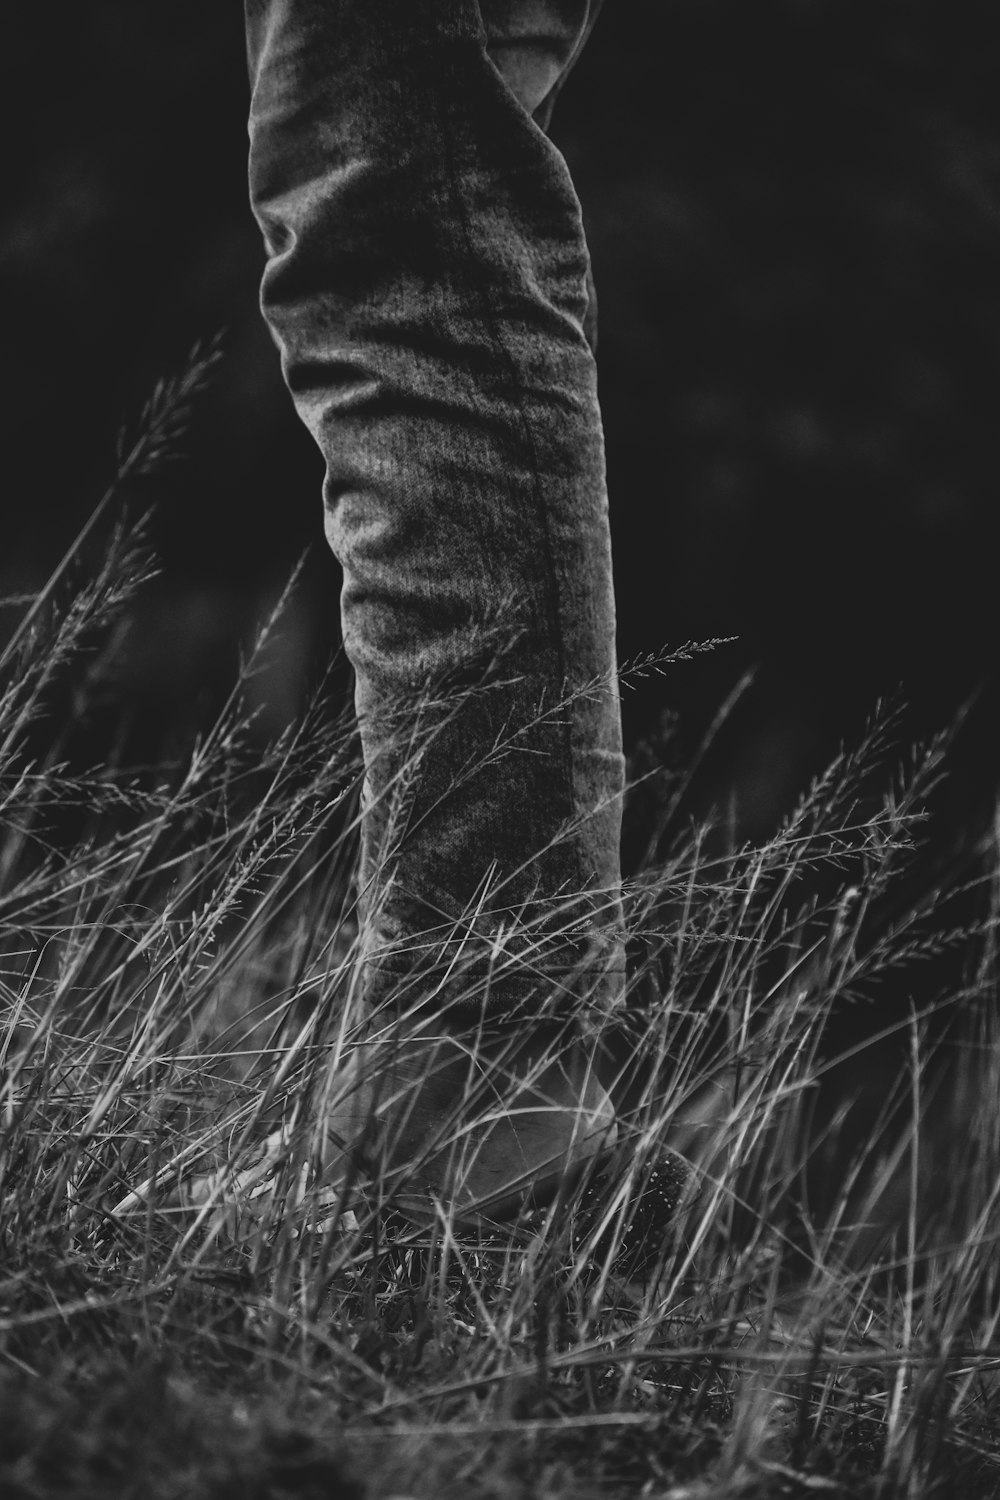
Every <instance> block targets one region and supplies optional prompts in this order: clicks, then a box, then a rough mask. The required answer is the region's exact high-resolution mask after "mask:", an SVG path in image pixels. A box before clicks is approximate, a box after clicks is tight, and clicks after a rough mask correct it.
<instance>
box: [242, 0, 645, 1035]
mask: <svg viewBox="0 0 1000 1500" xmlns="http://www.w3.org/2000/svg"><path fill="white" fill-rule="evenodd" d="M595 12H596V7H595V5H594V4H593V0H591V3H590V4H589V5H588V3H587V0H247V27H248V43H249V58H250V71H251V80H252V86H253V98H252V106H251V117H250V136H251V153H250V184H251V199H252V204H253V208H254V212H255V214H256V217H257V220H258V222H259V224H260V227H261V229H262V231H263V235H264V240H265V244H266V249H267V255H268V260H267V266H266V270H265V273H264V278H263V285H262V307H263V311H264V315H265V317H266V319H267V322H268V324H269V326H270V328H271V330H272V333H273V335H274V337H275V339H276V341H277V343H278V345H279V348H280V350H281V356H282V367H283V371H284V376H285V379H286V381H287V384H288V387H289V390H290V392H291V394H292V397H293V399H294V401H295V404H296V407H297V409H298V412H299V414H300V416H301V417H302V419H303V421H304V422H305V424H306V426H307V427H308V428H309V430H310V431H311V433H312V434H313V436H314V438H315V439H316V441H317V442H318V444H319V446H320V449H321V450H322V453H323V456H324V459H325V462H326V479H325V486H324V501H325V514H326V530H327V535H328V538H329V541H330V544H331V546H332V548H333V551H334V553H335V555H336V557H337V559H338V560H339V562H340V564H341V567H342V569H343V589H342V595H341V609H342V625H343V638H344V644H345V649H346V651H347V654H348V657H349V659H350V661H351V663H352V666H353V669H354V675H355V697H356V707H357V714H358V721H359V726H360V732H361V738H362V748H363V754H364V761H365V767H366V791H365V808H366V810H365V815H364V827H363V839H362V842H363V849H362V876H363V886H364V902H365V911H366V948H367V975H368V978H367V987H368V993H369V995H370V998H371V1000H372V1002H373V1003H379V1002H382V1001H389V1002H391V1003H393V1004H395V1005H397V1006H410V1005H414V1004H417V1003H421V1002H422V1003H424V1004H426V1003H431V1004H433V1005H434V1006H435V1007H436V1008H438V1009H440V1010H441V1011H442V1013H444V1012H447V1011H448V1010H449V1008H452V1007H454V1008H456V1009H457V1012H458V1014H460V1015H465V1016H469V1015H471V1014H482V1013H483V1010H484V1008H485V1011H486V1013H487V1014H488V1015H491V1016H493V1017H497V1018H510V1017H514V1016H518V1017H524V1016H529V1017H533V1016H540V1015H543V1014H549V1013H553V1014H559V1013H560V1012H563V1013H564V1012H565V1010H566V1009H567V1007H571V1008H572V1007H576V1008H579V1009H582V1010H585V1009H586V1008H587V1007H590V1006H593V1007H596V1009H597V1010H599V1011H601V1012H604V1011H607V1010H608V1009H609V1008H613V1007H614V1006H615V1004H616V1003H617V1001H618V999H619V998H620V995H621V991H622V988H623V982H624V973H623V971H624V944H623V933H622V915H621V893H620V870H619V834H620V818H621V795H622V785H623V759H622V752H621V728H620V706H619V701H618V688H617V680H616V676H615V654H614V646H615V632H614V601H613V595H612V580H611V556H610V541H609V531H608V509H607V493H606V484H605V467H604V450H603V439H602V429H601V420H600V411H599V407H598V400H597V379H596V368H595V363H594V356H593V350H592V347H591V344H590V342H588V337H587V328H588V318H589V316H590V312H591V300H592V299H591V295H590V291H589V260H588V255H587V249H586V244H585V240H584V233H583V226H582V220H581V213H580V206H579V203H578V201H577V198H576V195H575V192H574V190H573V187H572V184H571V181H570V177H569V173H568V170H567V167H566V164H565V162H564V160H563V158H562V156H561V155H560V153H559V152H558V151H557V150H556V148H555V147H554V146H553V144H552V142H551V141H550V140H549V138H548V136H547V135H546V134H545V130H544V128H543V127H544V126H546V125H547V123H548V116H549V114H550V112H551V104H552V100H553V99H554V96H555V93H556V92H557V90H558V87H559V85H560V84H561V81H562V79H563V78H564V76H565V73H566V71H568V67H569V65H570V64H571V62H572V61H573V60H574V58H575V55H576V53H577V52H578V50H579V47H580V45H582V41H583V39H584V37H585V36H586V34H587V33H588V31H589V28H590V25H591V24H592V21H593V18H594V14H595ZM539 15H541V16H542V17H543V20H545V21H546V24H547V25H549V27H550V31H551V32H552V35H550V36H549V40H548V41H544V40H542V41H538V40H537V39H536V40H532V38H533V37H534V36H535V34H536V33H537V32H538V29H539V27H538V17H539ZM542 30H543V32H544V27H543V28H542ZM532 49H534V50H532ZM533 64H534V65H536V66H534V67H533ZM542 64H545V65H546V66H547V67H548V69H549V73H548V74H547V75H543V74H542V73H540V72H539V68H540V66H541V65H542ZM553 75H556V76H555V81H554V83H553V84H552V86H551V87H550V88H548V79H549V78H550V77H552V76H553ZM540 76H542V77H543V86H544V87H546V88H547V93H546V94H545V97H544V98H543V99H541V100H538V99H536V97H535V96H534V95H532V94H531V88H532V86H533V80H536V81H537V79H538V77H540Z"/></svg>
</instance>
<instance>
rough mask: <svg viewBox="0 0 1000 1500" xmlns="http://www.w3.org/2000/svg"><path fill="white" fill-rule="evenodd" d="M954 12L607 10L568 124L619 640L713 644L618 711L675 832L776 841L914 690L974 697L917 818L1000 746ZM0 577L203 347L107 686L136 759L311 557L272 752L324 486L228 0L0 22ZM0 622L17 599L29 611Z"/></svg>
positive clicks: (962, 46)
mask: <svg viewBox="0 0 1000 1500" xmlns="http://www.w3.org/2000/svg"><path fill="white" fill-rule="evenodd" d="M993 12H994V7H993V6H992V5H990V4H989V3H985V0H984V3H978V0H933V3H932V0H905V3H904V0H898V3H897V0H754V3H753V4H748V3H747V0H610V3H609V4H608V5H607V7H606V11H605V15H604V16H603V18H602V20H601V22H600V24H599V26H598V29H597V31H596V32H595V34H594V37H593V39H592V42H591V45H590V48H589V51H588V53H587V54H586V55H585V57H584V59H583V61H582V62H581V63H580V65H579V68H578V70H577V72H576V74H575V75H574V77H573V79H572V81H571V83H570V85H569V87H568V88H567V90H566V91H565V93H564V95H563V99H562V101H561V104H560V109H559V112H558V114H557V117H556V121H555V124H554V132H553V133H554V135H555V137H556V139H557V141H558V143H559V144H560V146H561V147H562V149H563V150H564V152H565V153H566V155H567V157H568V159H569V162H570V164H571V167H572V170H573V172H574V176H575V178H576V181H577V185H578V188H579V191H580V195H581V197H582V200H583V203H584V208H585V213H586V218H587V223H588V228H589V234H590V239H591V247H592V253H593V258H594V263H595V272H596V277H597V284H598V292H599V300H600V369H601V382H602V399H603V405H604V412H605V421H606V432H607V447H608V463H609V472H610V486H611V496H612V514H613V526H614V540H615V548H616V569H617V575H618V593H619V616H620V639H619V648H620V654H621V656H622V657H626V658H627V657H632V656H634V655H636V654H637V653H639V652H645V651H651V650H655V649H657V648H658V647H660V646H662V645H664V644H666V643H669V644H679V643H681V642H683V641H686V640H688V639H691V638H704V637H708V636H736V637H738V640H737V641H736V642H735V643H734V644H731V645H727V646H724V647H721V648H720V649H719V650H718V651H717V652H715V653H713V654H712V655H710V656H705V657H700V658H697V659H696V660H694V661H692V662H690V663H687V664H683V665H680V666H677V667H676V668H673V669H671V670H670V671H669V672H668V673H667V674H666V675H665V676H663V677H658V676H653V677H651V678H649V679H648V680H646V681H645V682H644V683H642V684H641V685H639V686H637V687H636V689H635V690H634V691H631V692H629V693H628V695H627V698H626V709H625V712H626V734H627V739H628V743H629V746H630V747H632V746H634V745H635V743H636V741H637V739H638V737H639V736H640V735H643V734H646V733H648V732H650V731H652V730H655V729H656V727H657V726H658V725H661V724H662V723H663V721H664V716H667V717H668V718H670V717H672V716H675V718H676V725H677V735H678V737H679V741H680V743H681V745H682V747H683V750H682V753H683V754H691V753H692V752H693V750H694V748H695V747H696V746H697V745H698V743H699V742H700V740H701V738H702V736H703V734H704V732H705V728H706V726H707V725H708V724H709V723H710V722H711V720H712V718H713V717H714V715H715V713H716V711H717V709H718V706H719V704H720V703H721V702H722V700H723V699H724V698H725V696H726V694H727V692H728V691H729V690H730V689H731V688H732V686H733V684H734V683H735V682H736V681H737V680H738V679H739V678H740V677H741V675H742V673H743V672H744V671H745V670H746V669H747V668H749V667H751V666H753V667H755V668H756V677H755V681H754V684H753V686H752V687H751V688H750V689H749V690H748V691H747V693H746V694H745V695H744V697H743V698H742V700H741V702H740V704H739V706H738V708H737V709H736V711H735V712H734V714H733V715H732V717H731V719H730V721H729V724H728V727H727V728H726V730H725V731H724V733H723V734H722V735H721V736H720V737H719V738H718V740H717V742H716V745H715V749H714V751H713V753H712V755H711V756H710V757H709V758H708V760H707V761H706V763H705V766H704V768H703V772H702V775H701V778H700V780H699V782H698V784H697V787H696V788H695V790H694V791H693V793H692V797H693V802H694V804H695V805H694V806H693V807H692V811H698V810H703V809H706V808H708V807H709V806H710V805H716V806H726V807H729V808H730V809H731V813H732V817H733V819H734V820H735V829H736V832H737V834H738V836H740V837H749V838H759V837H762V836H764V835H765V834H766V833H767V832H768V831H769V829H771V828H772V827H773V826H774V824H775V822H776V820H777V819H778V818H779V817H780V815H781V813H782V812H783V811H784V810H785V809H786V808H787V807H788V805H789V804H790V802H791V801H792V800H793V799H794V797H795V796H796V795H797V793H798V792H799V791H800V790H801V788H802V786H803V785H804V784H805V782H806V781H807V780H808V778H809V776H810V775H811V774H812V773H813V772H814V771H815V770H816V769H817V768H818V767H819V766H821V765H822V764H823V763H824V762H825V760H826V758H827V757H828V756H829V754H830V753H832V752H833V751H835V750H836V748H837V745H838V744H839V743H840V741H841V740H843V739H845V738H846V739H848V740H850V739H851V738H852V737H853V736H854V735H856V733H857V732H858V729H859V726H860V725H861V723H862V722H863V720H864V718H865V716H866V715H867V714H868V713H869V712H870V711H871V709H872V707H873V704H874V702H875V700H876V698H877V697H878V696H879V695H880V694H886V693H891V692H893V691H895V690H896V689H897V688H899V689H901V691H902V693H903V695H904V698H905V701H906V703H907V705H908V707H907V709H906V719H905V724H904V734H905V735H923V734H927V733H929V732H931V731H933V730H936V729H939V728H942V727H944V726H946V725H947V724H948V723H949V722H950V721H951V720H952V719H953V718H954V715H955V713H956V710H957V708H958V706H959V705H960V704H962V703H963V702H964V701H965V700H966V699H967V698H968V697H969V695H970V694H972V693H974V692H975V693H977V694H978V696H977V699H976V704H975V707H974V709H973V711H972V713H971V715H970V717H969V719H968V721H967V723H966V726H965V728H964V730H963V732H962V734H961V735H960V736H959V739H958V742H957V744H956V747H955V749H954V752H953V755H954V764H955V767H956V775H955V776H953V777H952V781H951V791H950V792H949V794H948V797H949V798H950V800H949V801H947V804H946V806H945V808H944V812H943V813H942V816H943V817H944V819H945V821H946V823H947V825H948V826H949V828H950V829H951V833H952V835H953V834H954V832H955V830H956V829H966V828H971V827H972V826H973V825H974V824H976V823H977V821H979V820H981V819H982V818H983V817H984V816H987V817H988V810H989V807H990V805H991V802H992V798H993V795H994V792H995V779H996V767H997V764H998V755H1000V733H998V721H1000V715H998V713H997V708H996V703H997V698H996V681H997V679H996V663H997V648H996V633H997V632H996V625H995V621H994V618H993V617H994V608H995V595H996V574H997V559H996V553H995V550H994V546H993V531H994V524H993V514H994V511H995V509H996V505H997V500H996V496H997V489H998V481H1000V451H998V449H1000V439H998V433H1000V423H998V416H997V414H998V395H1000V88H998V86H997V68H998V62H1000V59H998V58H997V55H996V50H995V48H994V47H993V45H992V43H993V37H994V30H995V28H994V25H993V22H994V20H995V16H994V14H993ZM0 66H2V70H3V75H4V76H3V86H2V89H0V98H2V108H3V110H4V112H5V113H6V116H7V118H6V120H5V121H4V140H5V143H6V153H5V160H6V170H5V179H4V193H3V210H2V225H0V276H2V287H3V338H2V340H0V369H2V388H3V392H4V395H3V401H2V404H0V421H2V423H3V446H4V453H5V460H6V461H5V464H4V484H5V489H6V498H5V502H4V507H3V514H4V518H5V519H4V535H3V540H2V544H0V596H3V597H6V598H11V597H17V596H21V595H24V594H26V593H29V592H30V591H31V590H33V589H35V588H37V587H38V586H39V584H40V583H41V582H42V581H43V580H44V578H45V577H46V576H47V574H48V572H49V571H50V569H51V567H52V565H53V564H54V562H56V561H57V559H58V558H59V556H60V555H61V551H62V548H63V547H64V545H65V544H66V542H67V541H68V539H69V538H70V537H71V536H72V535H73V533H74V532H75V530H76V528H77V527H78V526H79V525H80V523H81V522H82V520H83V519H84V517H85V516H86V515H87V513H88V512H89V510H90V508H91V507H92V505H93V504H94V502H95V500H96V499H97V498H98V497H99V495H100V494H101V492H102V490H103V488H104V485H105V484H106V482H107V480H108V478H109V477H110V475H111V473H112V471H113V466H114V444H115V437H116V432H117V430H118V428H119V426H120V425H121V423H122V422H123V421H134V419H135V418H136V416H137V414H138V412H139V410H140V408H141V406H142V403H143V400H144V399H145V397H146V396H147V395H148V393H149V390H150V388H151V387H152V385H153V383H154V381H155V380H156V378H157V377H159V376H160V375H162V374H164V373H166V372H171V371H174V370H176V369H177V368H178V367H179V366H180V365H181V364H182V362H183V360H184V357H185V354H186V352H187V351H188V349H189V348H190V347H191V345H192V344H194V343H195V341H196V340H198V339H205V338H209V337H211V336H212V335H213V334H215V333H217V332H218V331H219V330H222V331H223V336H224V346H225V351H226V358H225V361H224V364H223V365H222V367H221V370H220V372H219V373H218V375H217V377H216V379H215V382H214V385H213V387H212V389H211V391H210V393H209V394H208V396H207V397H206V399H205V400H204V401H203V402H202V403H201V407H200V412H199V415H198V418H197V421H196V425H195V428H194V431H193V433H192V435H191V438H190V440H189V442H188V444H187V456H186V458H185V460H184V462H183V465H180V466H175V467H174V469H173V470H172V471H171V472H170V473H169V475H168V476H167V478H166V479H165V480H164V481H163V482H162V485H161V488H162V496H161V509H160V512H159V515H158V519H157V522H156V536H157V543H158V546H159V548H160V550H161V553H162V559H163V572H162V576H161V577H160V579H159V580H158V581H157V582H156V583H155V584H154V585H153V586H152V587H150V588H149V589H148V590H147V591H146V593H145V595H144V598H143V600H142V601H141V602H140V604H139V605H138V607H137V608H136V609H135V612H134V615H133V617H132V619H131V621H130V624H129V629H128V632H127V635H126V636H125V638H124V639H123V644H122V650H121V652H120V654H119V657H118V659H117V660H116V663H115V666H114V670H113V672H112V673H111V674H110V675H109V678H108V681H107V682H106V683H105V684H104V687H103V691H104V692H105V693H106V695H107V696H108V699H109V702H111V703H112V704H113V705H115V706H120V707H122V708H124V709H125V710H126V711H127V713H128V715H129V720H130V723H131V724H132V726H133V730H132V732H133V735H134V737H135V740H136V745H137V747H138V748H139V753H141V754H146V755H150V754H154V753H155V747H156V746H157V745H158V744H160V743H161V742H162V741H163V739H164V737H165V736H170V735H172V734H174V733H176V732H177V730H178V729H179V728H185V727H187V726H189V725H192V724H194V723H196V722H198V720H199V718H201V717H207V716H208V714H209V713H210V712H211V707H212V705H213V703H215V702H216V701H217V700H218V696H219V694H220V692H222V691H224V689H225V687H226V685H227V684H228V683H229V681H230V680H231V677H232V674H233V671H234V669H235V665H236V662H237V659H238V654H239V652H240V650H241V649H243V648H245V647H246V645H247V643H248V642H249V640H250V639H251V638H252V635H253V630H254V625H255V622H256V621H257V620H259V619H260V617H261V616H262V614H263V613H264V612H266V610H267V609H268V608H269V606H270V605H271V603H272V602H273V601H274V599H275V598H276V597H277V595H278V594H279V592H280V590H281V588H282V585H283V583H284V581H285V579H286V577H287V574H288V571H289V569H290V567H291V566H292V564H293V563H294V561H295V559H296V558H297V557H298V556H299V555H300V554H301V553H302V552H303V550H304V549H308V560H307V564H306V569H305V573H304V577H303V581H302V585H301V587H300V589H299V591H298V593H297V595H296V598H295V601H294V604H293V606H292V609H291V612H290V615H289V619H288V624H287V628H286V634H285V637H284V645H283V648H282V650H281V652H280V653H277V654H276V655H275V656H274V658H273V662H272V666H271V668H270V670H269V671H268V673H267V674H266V675H265V676H264V677H263V678H262V679H260V680H259V682H258V686H257V689H256V691H257V692H258V693H259V695H260V706H261V709H262V719H261V723H262V726H263V731H266V732H269V731H273V730H274V729H277V728H280V727H281V725H282V724H283V723H285V722H287V720H288V718H289V717H290V716H291V715H293V714H294V713H295V711H296V708H297V706H298V704H299V702H300V701H301V697H302V694H303V692H304V691H305V689H306V686H307V684H308V683H309V681H310V680H311V679H313V678H315V676H316V675H317V674H318V673H319V672H320V671H321V670H322V667H323V665H324V663H325V662H326V661H327V660H328V658H329V656H330V653H331V651H332V650H333V649H334V648H335V646H336V642H337V636H338V587H339V582H338V574H337V569H336V566H335V565H334V563H333V561H332V560H331V559H330V558H329V557H328V555H327V553H326V550H325V545H324V543H323V540H322V533H321V509H320V482H321V465H320V462H319V458H318V455H317V454H316V453H315V452H314V451H313V448H312V445H311V441H310V439H309V438H308V437H307V435H306V434H305V432H304V431H303V430H301V429H300V428H299V426H298V423H297V421H296V419H295V417H294V416H293V413H292V411H291V407H290V403H289V401H288V399H287V397H286V395H285V392H284V390H283V388H282V385H281V381H280V375H279V369H278V360H277V356H276V353H275V351H274V349H273V347H272V345H271V343H270V340H269V337H268V335H267V333H266V332H265V330H264V328H263V325H262V323H261V321H260V318H259V315H258V311H257V282H258V278H259V274H260V270H261V265H262V255H261V249H260V244H259V239H258V234H257V230H256V227H255V225H254V223H253V221H252V219H251V216H250V213H249V209H248V207H247V203H246V190H245V179H246V137H245V115H246V107H247V83H246V77H245V68H244V51H243V38H242V12H241V7H240V6H239V5H238V4H237V3H236V0H230V3H228V4H222V3H219V0H213V3H210V4H206V3H205V0H171V4H170V5H153V4H150V3H148V0H87V4H86V5H80V6H75V7H69V8H67V10H66V11H60V12H59V15H58V20H56V19H54V13H53V12H52V11H51V9H50V8H49V7H45V6H28V5H21V6H18V7H15V8H14V9H13V10H12V11H11V13H10V14H9V15H8V16H6V17H5V46H4V49H3V57H2V63H0ZM16 613H17V611H16V609H14V608H12V607H10V606H8V607H7V608H6V609H5V610H4V616H5V618H7V617H9V618H11V619H12V618H14V617H16Z"/></svg>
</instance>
